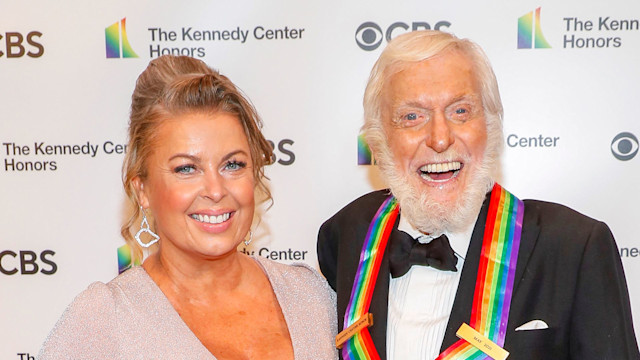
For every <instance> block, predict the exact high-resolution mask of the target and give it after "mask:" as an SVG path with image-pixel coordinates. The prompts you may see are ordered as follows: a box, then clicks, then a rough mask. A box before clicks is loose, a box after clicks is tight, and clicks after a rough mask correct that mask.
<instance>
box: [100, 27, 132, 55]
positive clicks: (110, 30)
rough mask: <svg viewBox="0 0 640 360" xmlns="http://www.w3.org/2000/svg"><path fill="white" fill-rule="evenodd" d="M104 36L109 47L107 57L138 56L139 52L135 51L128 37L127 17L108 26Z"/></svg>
mask: <svg viewBox="0 0 640 360" xmlns="http://www.w3.org/2000/svg"><path fill="white" fill-rule="evenodd" d="M104 38H105V45H106V48H107V59H114V58H115V59H119V58H137V57H138V54H136V52H135V51H133V48H132V47H131V44H129V39H128V38H127V18H122V20H120V21H116V22H115V23H113V24H111V25H109V26H107V28H105V29H104Z"/></svg>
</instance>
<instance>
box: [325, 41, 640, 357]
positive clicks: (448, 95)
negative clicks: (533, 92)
mask: <svg viewBox="0 0 640 360" xmlns="http://www.w3.org/2000/svg"><path fill="white" fill-rule="evenodd" d="M364 109H365V125H364V131H365V136H366V139H367V141H368V143H369V145H370V146H371V148H372V151H373V154H374V156H375V158H376V160H377V164H378V166H379V167H380V170H381V173H382V175H383V177H384V179H385V180H386V182H387V184H388V186H389V189H390V190H382V191H376V192H372V193H370V194H367V195H364V196H362V197H361V198H359V199H357V200H355V201H353V202H352V203H350V204H349V205H347V206H346V207H345V208H343V209H342V210H340V211H339V212H338V213H337V214H336V215H334V216H333V217H332V218H330V219H329V220H327V221H326V222H325V223H324V224H323V225H322V227H321V228H320V231H319V235H318V257H319V262H320V268H321V270H322V272H323V273H324V275H325V276H326V277H327V280H328V281H329V283H330V284H331V286H332V287H333V288H334V289H335V290H336V291H337V293H338V319H339V326H340V330H343V331H342V332H341V333H340V334H339V335H338V337H337V338H336V342H337V343H340V347H342V350H341V354H342V356H343V358H348V359H376V358H381V359H385V358H386V359H402V360H406V359H436V358H438V359H484V358H485V356H487V355H485V353H486V354H488V355H490V356H491V358H494V359H504V358H505V357H506V356H508V358H509V360H517V359H554V360H557V359H598V360H602V359H615V360H622V359H640V354H639V352H638V345H637V343H636V338H635V334H634V330H633V323H632V319H631V308H630V304H629V295H628V291H627V286H626V283H625V277H624V273H623V269H622V264H621V261H620V257H619V255H618V252H617V246H616V244H615V241H614V239H613V236H612V234H611V232H610V231H609V228H608V227H607V226H606V225H605V224H604V223H602V222H599V221H596V220H593V219H591V218H588V217H586V216H584V215H581V214H579V213H577V212H575V211H573V210H571V209H569V208H567V207H564V206H562V205H558V204H553V203H547V202H542V201H535V200H526V201H524V202H523V201H521V200H519V199H518V198H516V197H515V196H514V195H512V194H510V193H509V192H508V191H506V190H505V189H503V188H502V187H501V186H500V185H498V184H497V183H495V179H496V177H497V174H498V170H499V157H500V153H501V149H502V142H503V140H502V138H503V135H502V104H501V101H500V95H499V92H498V85H497V81H496V79H495V76H494V74H493V71H492V69H491V66H490V65H489V62H488V60H487V59H486V56H485V55H484V53H483V52H482V50H481V49H480V48H479V47H478V46H477V45H475V44H474V43H472V42H470V41H468V40H461V39H458V38H456V37H455V36H453V35H450V34H447V33H442V32H437V31H416V32H411V33H407V34H405V35H402V36H398V37H397V38H395V39H394V40H393V41H391V42H390V43H389V45H388V46H387V48H386V49H385V50H384V52H383V53H382V55H381V56H380V59H378V61H377V63H376V64H375V66H374V68H373V70H372V72H371V77H370V79H369V83H368V85H367V89H366V92H365V96H364ZM413 265H417V266H413ZM487 358H488V357H487Z"/></svg>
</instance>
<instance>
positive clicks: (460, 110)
mask: <svg viewBox="0 0 640 360" xmlns="http://www.w3.org/2000/svg"><path fill="white" fill-rule="evenodd" d="M467 112H468V111H467V109H456V114H466V113H467Z"/></svg>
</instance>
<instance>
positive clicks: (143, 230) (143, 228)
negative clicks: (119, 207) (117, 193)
mask: <svg viewBox="0 0 640 360" xmlns="http://www.w3.org/2000/svg"><path fill="white" fill-rule="evenodd" d="M140 212H141V213H142V222H141V223H140V230H138V232H137V233H136V236H134V237H135V238H136V241H137V242H138V244H140V246H142V247H143V248H148V247H149V246H151V245H153V244H155V243H157V242H158V240H160V236H158V234H156V233H154V232H153V231H151V229H150V228H149V222H148V221H147V213H145V211H144V209H143V208H142V206H140ZM142 233H148V234H149V235H151V237H152V238H153V240H151V241H149V242H148V243H146V244H145V243H143V242H142V240H140V235H142Z"/></svg>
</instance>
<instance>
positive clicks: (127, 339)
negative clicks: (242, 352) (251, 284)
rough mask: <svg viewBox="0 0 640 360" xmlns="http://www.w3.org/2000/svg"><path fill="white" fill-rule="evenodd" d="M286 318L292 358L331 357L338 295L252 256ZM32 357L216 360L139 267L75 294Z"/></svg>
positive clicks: (306, 270)
mask: <svg viewBox="0 0 640 360" xmlns="http://www.w3.org/2000/svg"><path fill="white" fill-rule="evenodd" d="M255 260H256V261H257V262H258V264H260V265H261V266H262V268H263V269H264V271H265V273H266V274H267V277H268V278H269V281H270V282H271V286H272V287H273V290H274V293H275V294H276V298H277V299H278V302H279V303H280V307H281V308H282V312H283V314H284V317H285V320H286V322H287V326H288V328H289V334H290V335H291V341H292V344H293V351H294V356H295V359H305V360H306V359H309V360H311V359H313V360H322V359H337V357H338V353H337V351H336V350H335V347H334V345H333V341H334V338H335V335H336V333H337V320H336V311H335V304H336V295H335V293H334V292H333V290H332V289H331V288H330V287H329V285H328V284H327V282H326V281H325V279H324V278H322V276H321V275H319V274H318V273H317V272H316V271H315V270H313V269H312V268H310V267H308V266H307V265H305V264H294V265H284V264H280V263H276V262H274V261H271V260H268V259H264V258H262V257H256V258H255ZM37 359H38V360H48V359H215V357H214V356H213V355H212V354H211V353H210V352H209V351H208V350H207V349H206V348H205V347H204V346H203V345H202V344H201V343H200V341H199V340H198V338H197V337H196V336H195V335H194V334H193V333H192V332H191V330H190V329H189V328H188V327H187V325H186V324H185V323H184V322H183V321H182V319H181V318H180V315H178V313H177V312H176V311H175V310H174V308H173V307H172V306H171V303H170V302H169V300H168V299H167V298H166V297H165V296H164V294H163V293H162V291H161V290H160V288H158V286H157V285H156V284H155V283H154V282H153V280H152V279H151V278H150V277H149V275H147V273H146V272H145V270H144V269H143V268H142V267H134V268H132V269H130V270H128V271H126V272H124V273H122V274H121V275H119V276H118V277H116V278H115V279H113V280H111V281H110V282H109V283H107V284H104V283H100V282H96V283H93V284H91V285H90V286H89V287H88V288H87V290H85V291H83V292H82V293H81V294H80V295H78V296H77V297H76V298H75V299H74V301H73V302H72V303H71V305H69V307H68V308H67V309H66V310H65V312H64V314H63V315H62V317H61V318H60V320H59V321H58V323H57V324H56V326H55V327H54V329H53V330H52V331H51V333H50V334H49V336H48V337H47V339H46V341H45V343H44V345H43V347H42V349H41V350H40V354H39V355H38V357H37Z"/></svg>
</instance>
